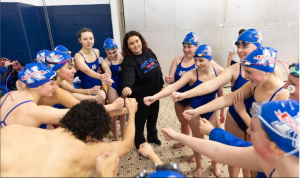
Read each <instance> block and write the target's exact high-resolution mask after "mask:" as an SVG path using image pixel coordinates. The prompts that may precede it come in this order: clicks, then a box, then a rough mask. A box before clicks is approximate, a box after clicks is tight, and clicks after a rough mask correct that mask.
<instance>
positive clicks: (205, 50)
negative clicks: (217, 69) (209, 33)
mask: <svg viewBox="0 0 300 178" xmlns="http://www.w3.org/2000/svg"><path fill="white" fill-rule="evenodd" d="M195 58H205V59H207V60H209V61H211V59H212V50H211V48H210V47H209V46H208V45H206V44H204V45H201V46H199V47H198V48H197V49H196V51H195Z"/></svg>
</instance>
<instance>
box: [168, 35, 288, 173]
mask: <svg viewBox="0 0 300 178" xmlns="http://www.w3.org/2000/svg"><path fill="white" fill-rule="evenodd" d="M261 44H262V35H261V33H260V32H259V31H257V30H256V29H249V30H246V31H245V32H243V33H242V34H241V35H240V36H239V37H238V39H237V42H236V45H237V47H238V50H237V53H238V56H239V58H240V59H241V61H242V60H244V59H245V57H246V56H248V55H249V54H250V53H251V52H252V51H253V50H255V49H257V48H258V47H261ZM274 71H275V74H276V76H277V77H278V78H280V79H281V80H282V74H281V72H280V70H279V68H278V67H277V66H276V67H275V70H274ZM245 77H246V74H245V71H244V68H242V65H241V64H240V63H237V64H233V65H231V66H229V67H227V68H226V69H225V70H224V72H222V74H220V75H219V76H218V77H216V78H215V79H213V80H210V81H207V82H204V83H202V84H200V85H199V86H197V87H195V88H194V89H191V90H189V91H186V92H184V93H179V92H175V93H173V94H172V98H173V100H174V101H180V100H183V99H185V98H192V97H195V96H202V95H205V94H207V93H211V92H213V91H214V90H216V89H218V88H220V87H222V86H224V85H226V84H227V83H228V82H231V86H232V88H231V91H232V92H234V91H236V90H238V89H239V88H241V87H242V86H243V85H244V84H246V83H247V82H248V79H245ZM244 103H245V107H246V110H247V113H248V114H250V108H251V104H252V100H251V99H246V100H245V101H244ZM225 129H226V131H228V132H231V133H232V134H233V135H235V136H237V137H239V138H241V139H243V140H247V138H249V137H248V136H247V135H246V130H247V125H246V124H245V122H244V121H243V119H242V118H241V117H240V116H239V114H238V113H237V112H236V110H235V108H234V105H231V106H230V107H229V109H228V112H227V114H226V122H225ZM228 171H229V175H230V177H238V174H239V171H240V169H239V168H233V167H231V166H229V167H228ZM243 175H244V177H250V173H249V171H247V170H243Z"/></svg>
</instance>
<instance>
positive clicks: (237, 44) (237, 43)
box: [234, 41, 250, 46]
mask: <svg viewBox="0 0 300 178" xmlns="http://www.w3.org/2000/svg"><path fill="white" fill-rule="evenodd" d="M234 44H235V45H236V46H239V45H240V44H242V45H243V46H248V45H249V44H250V42H249V41H237V42H235V43H234Z"/></svg>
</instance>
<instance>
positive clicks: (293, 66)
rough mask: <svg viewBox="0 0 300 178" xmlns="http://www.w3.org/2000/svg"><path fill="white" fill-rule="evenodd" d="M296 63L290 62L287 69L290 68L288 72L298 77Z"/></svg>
mask: <svg viewBox="0 0 300 178" xmlns="http://www.w3.org/2000/svg"><path fill="white" fill-rule="evenodd" d="M296 65H297V64H296V63H292V64H291V65H290V66H289V69H290V74H292V75H293V76H295V77H299V68H298V67H296Z"/></svg>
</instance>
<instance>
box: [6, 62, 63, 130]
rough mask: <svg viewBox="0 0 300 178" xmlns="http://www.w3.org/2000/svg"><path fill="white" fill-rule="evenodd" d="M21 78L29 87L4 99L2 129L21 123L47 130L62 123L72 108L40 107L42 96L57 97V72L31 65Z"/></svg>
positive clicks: (21, 74) (35, 64)
mask: <svg viewBox="0 0 300 178" xmlns="http://www.w3.org/2000/svg"><path fill="white" fill-rule="evenodd" d="M18 78H19V80H20V81H22V82H24V83H25V84H26V88H25V89H24V90H23V91H12V92H10V93H7V94H6V95H4V96H3V97H2V98H1V105H0V108H1V122H0V123H1V128H3V127H5V126H8V125H12V124H20V125H24V126H28V127H40V128H44V129H45V128H46V127H47V124H58V122H59V120H60V119H61V118H62V117H63V116H64V115H65V114H66V113H67V112H68V111H69V109H61V110H59V109H55V108H53V107H50V106H42V105H37V103H38V101H39V100H40V98H41V97H45V98H48V97H51V96H52V95H53V92H54V90H55V88H56V83H55V80H56V78H57V76H56V74H55V72H54V71H53V70H52V69H50V68H49V67H47V66H45V65H43V64H40V63H37V62H36V63H29V64H27V65H26V66H25V68H24V69H23V70H21V71H20V72H19V73H18Z"/></svg>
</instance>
